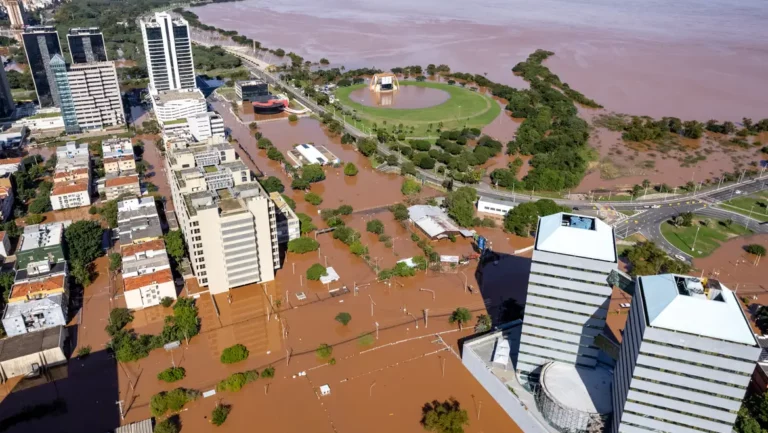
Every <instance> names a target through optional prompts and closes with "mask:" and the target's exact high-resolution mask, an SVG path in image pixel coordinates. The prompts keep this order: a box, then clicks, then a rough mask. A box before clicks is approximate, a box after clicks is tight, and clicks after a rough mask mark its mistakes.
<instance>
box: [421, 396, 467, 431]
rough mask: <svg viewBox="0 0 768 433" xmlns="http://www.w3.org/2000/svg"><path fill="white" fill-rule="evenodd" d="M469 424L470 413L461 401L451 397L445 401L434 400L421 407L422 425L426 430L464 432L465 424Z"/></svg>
mask: <svg viewBox="0 0 768 433" xmlns="http://www.w3.org/2000/svg"><path fill="white" fill-rule="evenodd" d="M468 424H469V415H467V411H466V410H464V409H462V408H461V406H460V405H459V402H458V401H456V400H454V399H452V398H451V399H449V400H446V401H444V402H439V401H437V400H434V401H433V402H431V403H427V404H425V405H424V407H423V408H422V409H421V425H422V426H423V427H424V430H427V431H431V432H435V433H464V426H466V425H468Z"/></svg>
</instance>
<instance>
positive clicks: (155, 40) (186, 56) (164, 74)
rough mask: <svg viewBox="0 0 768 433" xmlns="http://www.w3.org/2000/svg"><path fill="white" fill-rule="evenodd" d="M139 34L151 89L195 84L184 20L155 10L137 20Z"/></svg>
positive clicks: (189, 43)
mask: <svg viewBox="0 0 768 433" xmlns="http://www.w3.org/2000/svg"><path fill="white" fill-rule="evenodd" d="M141 34H142V36H143V38H144V53H145V55H146V58H147V70H148V71H149V82H150V91H151V92H152V93H157V92H162V91H165V90H179V89H194V88H196V85H195V66H194V65H195V64H194V61H193V59H192V43H191V41H190V37H189V25H188V24H187V21H185V20H183V19H181V18H173V17H172V16H171V15H170V14H168V13H165V12H158V13H155V16H154V17H152V18H150V19H149V21H144V20H142V21H141Z"/></svg>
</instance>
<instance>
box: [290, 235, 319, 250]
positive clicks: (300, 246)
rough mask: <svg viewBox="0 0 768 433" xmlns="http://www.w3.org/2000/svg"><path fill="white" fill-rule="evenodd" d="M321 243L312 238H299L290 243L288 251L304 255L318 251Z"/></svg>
mask: <svg viewBox="0 0 768 433" xmlns="http://www.w3.org/2000/svg"><path fill="white" fill-rule="evenodd" d="M318 248H320V243H319V242H317V241H316V240H314V239H312V238H304V237H301V238H297V239H292V240H290V241H288V251H289V252H291V253H296V254H304V253H308V252H311V251H317V249H318Z"/></svg>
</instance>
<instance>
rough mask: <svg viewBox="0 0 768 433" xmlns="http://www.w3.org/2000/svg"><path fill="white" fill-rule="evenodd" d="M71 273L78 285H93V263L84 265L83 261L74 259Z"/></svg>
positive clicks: (70, 268) (71, 263) (70, 269)
mask: <svg viewBox="0 0 768 433" xmlns="http://www.w3.org/2000/svg"><path fill="white" fill-rule="evenodd" d="M69 271H70V273H71V274H72V276H73V277H74V278H75V281H76V282H77V284H80V285H81V286H83V287H87V286H90V285H91V281H92V278H93V268H92V264H91V263H83V261H82V260H79V259H74V260H72V261H71V262H70V267H69Z"/></svg>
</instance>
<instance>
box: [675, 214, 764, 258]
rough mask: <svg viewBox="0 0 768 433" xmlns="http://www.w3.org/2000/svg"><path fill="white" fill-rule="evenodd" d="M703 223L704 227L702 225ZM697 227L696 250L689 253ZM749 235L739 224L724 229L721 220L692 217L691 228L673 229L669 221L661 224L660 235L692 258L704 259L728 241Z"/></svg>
mask: <svg viewBox="0 0 768 433" xmlns="http://www.w3.org/2000/svg"><path fill="white" fill-rule="evenodd" d="M705 222H706V223H707V224H706V225H704V223H705ZM697 227H701V228H700V229H699V235H698V237H697V238H696V249H695V250H693V251H691V246H692V245H693V241H694V237H696V229H697ZM750 233H752V230H748V229H747V228H746V227H744V226H742V225H740V224H736V223H733V224H731V226H730V227H726V226H725V222H724V221H723V220H718V219H714V218H701V217H698V216H696V217H694V219H693V224H692V225H691V227H675V226H674V225H673V224H672V223H670V222H669V221H666V222H663V223H661V234H662V235H664V238H665V239H666V240H667V241H669V243H671V244H672V245H674V246H676V247H677V248H679V249H680V250H682V251H685V252H686V253H687V254H690V255H691V256H693V257H706V256H708V255H710V254H712V252H713V251H715V250H716V249H717V248H718V247H720V244H721V243H723V242H725V241H727V240H728V239H730V238H733V237H736V236H744V235H748V234H750Z"/></svg>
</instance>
